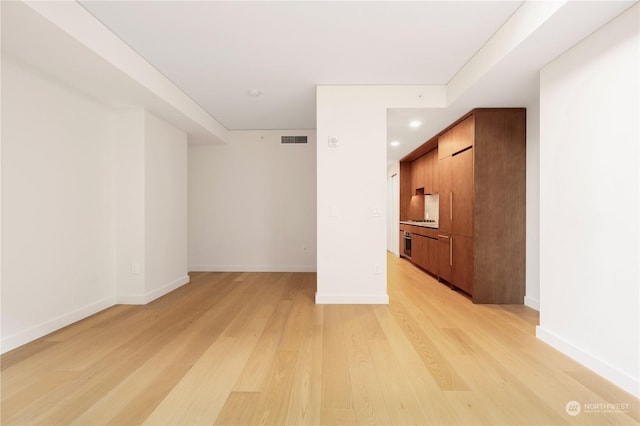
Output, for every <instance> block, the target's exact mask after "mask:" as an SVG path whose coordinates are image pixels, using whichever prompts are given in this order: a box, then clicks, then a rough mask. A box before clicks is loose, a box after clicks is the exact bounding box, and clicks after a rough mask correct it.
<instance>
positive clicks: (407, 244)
mask: <svg viewBox="0 0 640 426" xmlns="http://www.w3.org/2000/svg"><path fill="white" fill-rule="evenodd" d="M402 235H403V244H402V255H403V256H404V257H408V258H409V259H411V232H408V231H404V233H403V234H402Z"/></svg>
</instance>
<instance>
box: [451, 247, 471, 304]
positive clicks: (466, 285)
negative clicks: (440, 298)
mask: <svg viewBox="0 0 640 426" xmlns="http://www.w3.org/2000/svg"><path fill="white" fill-rule="evenodd" d="M450 282H451V284H453V285H455V286H456V287H458V288H459V289H461V290H464V291H466V292H467V293H469V294H473V238H471V237H463V236H459V235H452V236H451V280H450Z"/></svg>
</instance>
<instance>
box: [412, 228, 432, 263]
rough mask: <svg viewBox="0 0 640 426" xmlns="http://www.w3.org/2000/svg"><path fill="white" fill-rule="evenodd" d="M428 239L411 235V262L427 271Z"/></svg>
mask: <svg viewBox="0 0 640 426" xmlns="http://www.w3.org/2000/svg"><path fill="white" fill-rule="evenodd" d="M427 239H428V238H427V237H423V236H422V235H418V234H411V261H412V262H413V263H415V264H416V265H418V266H419V267H421V268H423V269H426V268H425V258H426V254H427Z"/></svg>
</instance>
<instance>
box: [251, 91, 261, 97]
mask: <svg viewBox="0 0 640 426" xmlns="http://www.w3.org/2000/svg"><path fill="white" fill-rule="evenodd" d="M260 95H262V92H261V91H260V90H258V89H251V90H249V96H253V97H256V96H260Z"/></svg>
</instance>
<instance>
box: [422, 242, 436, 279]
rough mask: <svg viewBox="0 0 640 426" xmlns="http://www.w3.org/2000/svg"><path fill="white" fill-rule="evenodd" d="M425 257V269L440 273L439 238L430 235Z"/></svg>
mask: <svg viewBox="0 0 640 426" xmlns="http://www.w3.org/2000/svg"><path fill="white" fill-rule="evenodd" d="M426 242H427V245H426V253H425V258H424V269H426V270H427V271H429V272H431V273H432V274H434V275H438V239H437V237H436V238H432V237H428V238H427V241H426Z"/></svg>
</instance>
